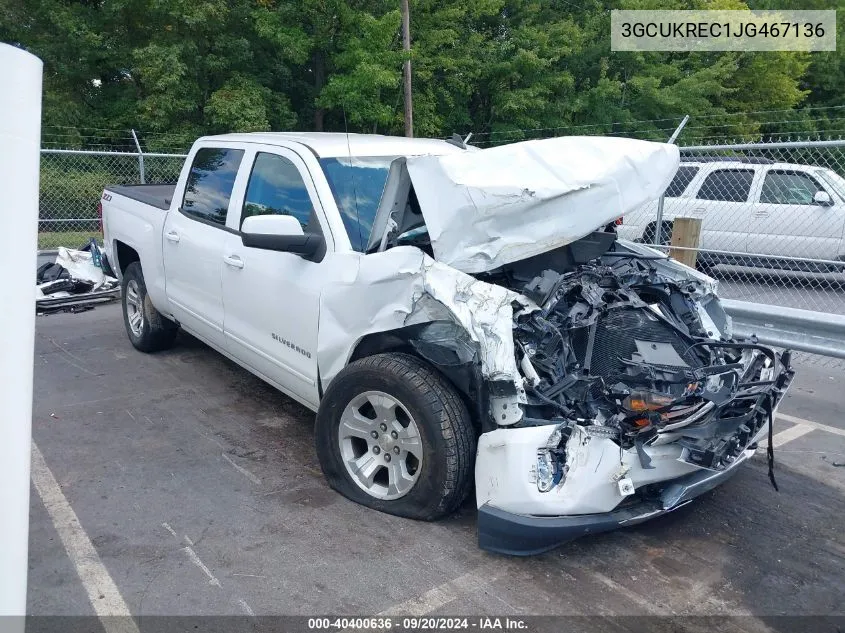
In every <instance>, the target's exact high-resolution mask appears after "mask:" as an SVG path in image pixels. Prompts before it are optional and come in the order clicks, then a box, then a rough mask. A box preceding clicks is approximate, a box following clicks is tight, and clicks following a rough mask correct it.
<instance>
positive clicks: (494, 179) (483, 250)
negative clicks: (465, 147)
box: [407, 136, 680, 273]
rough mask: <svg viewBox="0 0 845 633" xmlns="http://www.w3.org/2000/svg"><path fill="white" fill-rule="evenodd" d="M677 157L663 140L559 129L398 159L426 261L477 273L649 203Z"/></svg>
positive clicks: (662, 186) (566, 239)
mask: <svg viewBox="0 0 845 633" xmlns="http://www.w3.org/2000/svg"><path fill="white" fill-rule="evenodd" d="M679 161H680V155H679V153H678V148H677V147H676V146H675V145H670V144H666V143H653V142H650V141H640V140H635V139H630V138H612V137H600V136H564V137H559V138H552V139H543V140H535V141H524V142H521V143H512V144H510V145H502V146H500V147H492V148H489V149H484V150H481V151H478V152H459V153H454V154H447V155H444V156H412V157H409V158H408V161H407V165H408V173H409V174H410V176H411V181H412V182H413V184H414V191H415V192H416V194H417V199H418V200H419V203H420V209H421V210H422V214H423V217H424V218H425V223H426V227H427V228H428V234H429V236H430V237H431V245H432V248H433V249H434V257H435V259H436V260H437V261H439V262H442V263H444V264H447V265H449V266H452V267H453V268H457V269H458V270H461V271H463V272H466V273H478V272H483V271H487V270H493V269H494V268H497V267H499V266H502V265H503V264H507V263H510V262H515V261H518V260H521V259H524V258H526V257H531V256H533V255H538V254H540V253H544V252H546V251H549V250H552V249H554V248H558V247H560V246H564V245H566V244H570V243H572V242H574V241H575V240H577V239H580V238H582V237H584V236H585V235H588V234H589V233H592V232H593V231H595V230H596V229H598V228H600V227H603V226H605V225H607V224H608V223H610V222H613V221H614V220H615V219H616V218H618V217H620V216H623V215H625V214H626V213H628V212H629V211H631V210H633V209H636V208H638V207H639V206H641V205H642V204H644V203H647V202H650V201H652V200H656V199H657V198H659V197H660V194H662V193H663V191H664V190H665V189H666V187H667V186H668V185H669V183H670V182H671V180H672V177H673V176H674V175H675V172H676V171H677V170H678V164H679Z"/></svg>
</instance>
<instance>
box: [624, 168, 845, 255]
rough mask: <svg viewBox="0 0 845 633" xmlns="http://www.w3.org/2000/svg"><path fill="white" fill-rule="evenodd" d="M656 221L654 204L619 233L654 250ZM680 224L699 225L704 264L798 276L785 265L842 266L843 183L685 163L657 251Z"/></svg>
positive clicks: (812, 174) (787, 172) (810, 174)
mask: <svg viewBox="0 0 845 633" xmlns="http://www.w3.org/2000/svg"><path fill="white" fill-rule="evenodd" d="M656 216H657V202H656V201H655V202H652V203H649V204H648V205H646V206H644V207H642V208H641V209H639V210H637V211H635V212H633V213H630V214H629V215H627V216H626V217H625V223H624V225H622V226H619V227H618V232H619V234H620V236H621V237H624V238H627V239H632V240H638V241H640V240H641V241H643V242H646V243H653V242H654V237H655V232H656V229H655V227H656V222H655V220H656ZM679 216H692V217H701V218H703V221H702V226H701V230H702V232H701V248H702V250H703V251H704V252H702V253H701V257H700V259H702V260H703V263H705V264H707V263H739V264H746V265H755V264H757V265H759V264H760V263H761V262H762V263H763V264H764V265H766V266H778V267H785V268H795V267H799V268H800V267H801V266H800V264H801V262H796V261H795V260H794V259H787V258H799V259H822V260H831V261H845V243H843V230H845V179H843V178H842V177H841V176H840V175H839V174H837V173H835V172H833V171H831V170H830V169H826V168H824V167H816V166H813V165H796V164H788V163H776V162H773V161H771V160H768V159H764V158H737V159H725V158H722V157H698V158H690V159H688V160H685V161H683V162H682V163H681V166H680V167H679V169H678V172H677V174H676V175H675V178H674V180H673V181H672V182H671V184H670V185H669V187H668V188H667V189H666V197H665V201H664V209H663V224H662V228H661V232H660V242H661V243H663V244H668V243H669V239H670V237H671V233H672V221H673V220H674V218H676V217H679ZM755 255H756V256H757V257H754V256H755ZM760 256H763V257H760ZM836 268H838V266H837V267H836Z"/></svg>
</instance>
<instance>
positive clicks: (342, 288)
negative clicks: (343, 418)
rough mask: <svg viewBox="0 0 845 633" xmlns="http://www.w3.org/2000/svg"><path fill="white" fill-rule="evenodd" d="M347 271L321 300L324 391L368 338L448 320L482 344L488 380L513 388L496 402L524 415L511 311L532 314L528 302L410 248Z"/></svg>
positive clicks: (361, 260) (361, 261)
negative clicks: (503, 402)
mask: <svg viewBox="0 0 845 633" xmlns="http://www.w3.org/2000/svg"><path fill="white" fill-rule="evenodd" d="M349 264H350V267H349V272H348V273H347V278H346V279H345V280H344V281H343V283H341V284H336V285H333V286H331V287H327V288H325V289H324V290H323V292H322V294H321V296H320V326H319V332H320V334H319V337H318V341H319V343H318V349H317V357H318V362H319V366H320V371H321V376H322V379H323V384H324V385H327V384H328V383H329V382H331V380H332V379H333V378H334V376H336V375H337V373H338V372H339V371H340V370H341V369H343V367H344V366H345V365H346V364H347V362H348V359H349V358H350V357H351V356H352V353H353V350H354V348H355V345H356V344H357V343H358V341H360V340H361V339H362V338H363V337H364V336H366V335H368V334H372V333H377V332H387V331H391V330H397V329H400V328H403V327H406V326H410V325H417V324H421V323H429V322H433V321H443V320H447V321H451V322H454V323H458V324H459V325H460V326H461V327H462V328H463V329H464V330H466V333H467V335H468V337H469V339H470V340H471V341H472V342H474V343H475V344H476V346H477V352H478V357H479V361H480V366H481V373H482V375H483V376H484V378H485V379H487V380H488V381H491V383H494V384H496V383H499V384H501V383H505V384H507V385H510V388H509V389H504V390H503V391H504V392H507V393H501V394H496V395H498V396H500V397H507V398H510V399H513V406H512V407H511V410H512V411H514V410H516V411H518V409H517V408H516V406H515V405H516V403H517V402H518V401H519V397H520V396H519V395H517V394H519V393H520V391H521V390H522V376H521V374H520V372H519V370H518V369H517V364H516V353H515V349H514V341H513V334H512V328H513V314H514V312H513V307H512V306H513V305H514V304H515V305H517V306H519V307H520V309H530V306H531V304H530V302H529V301H527V300H526V299H525V298H523V297H521V296H520V295H518V294H517V293H515V292H513V291H511V290H508V289H507V288H504V287H502V286H498V285H495V284H489V283H485V282H483V281H480V280H478V279H475V278H474V277H471V276H469V275H467V274H464V273H462V272H460V271H458V270H455V269H453V268H450V267H448V266H446V265H444V264H441V263H439V262H436V261H434V260H433V259H432V258H431V257H429V256H428V255H426V254H425V253H423V252H422V251H420V250H419V249H417V248H413V247H409V246H400V247H396V248H392V249H389V250H387V251H384V252H381V253H373V254H370V255H368V256H367V257H350V261H349ZM353 333H354V334H353ZM517 420H518V418H517V419H514V422H516V421H517Z"/></svg>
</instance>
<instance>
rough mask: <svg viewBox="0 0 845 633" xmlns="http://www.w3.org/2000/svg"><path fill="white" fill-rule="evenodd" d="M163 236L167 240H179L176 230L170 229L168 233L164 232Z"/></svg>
mask: <svg viewBox="0 0 845 633" xmlns="http://www.w3.org/2000/svg"><path fill="white" fill-rule="evenodd" d="M164 237H166V238H167V240H168V241H169V242H178V241H179V234H178V233H177V232H176V231H170V232H168V233H165V234H164Z"/></svg>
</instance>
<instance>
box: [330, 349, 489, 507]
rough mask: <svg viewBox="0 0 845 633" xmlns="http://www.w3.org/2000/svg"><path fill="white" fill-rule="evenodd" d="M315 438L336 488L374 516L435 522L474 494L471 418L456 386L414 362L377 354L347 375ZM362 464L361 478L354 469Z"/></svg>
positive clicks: (333, 392) (336, 384)
mask: <svg viewBox="0 0 845 633" xmlns="http://www.w3.org/2000/svg"><path fill="white" fill-rule="evenodd" d="M391 401H392V402H393V403H395V404H391ZM355 412H357V417H352V416H353V414H354V413H355ZM382 425H384V426H382ZM353 427H354V428H353ZM374 431H375V432H376V433H378V434H379V437H378V438H377V439H375V438H373V437H372V433H373V432H374ZM391 431H397V433H396V434H395V435H394V434H392V433H391ZM415 431H416V440H414V435H415ZM315 436H316V444H317V456H318V458H319V460H320V466H321V467H322V469H323V473H324V474H325V476H326V479H327V480H328V482H329V485H330V486H331V487H332V488H334V489H335V490H337V491H338V492H339V493H340V494H342V495H343V496H344V497H346V498H347V499H350V500H352V501H355V502H356V503H360V504H361V505H364V506H367V507H369V508H373V509H375V510H379V511H381V512H386V513H388V514H393V515H396V516H401V517H407V518H411V519H418V520H422V521H433V520H435V519H439V518H440V517H443V516H446V515H448V514H450V513H452V512H453V511H454V510H455V509H456V508H457V507H458V506H459V505H460V504H461V503H462V502H463V500H464V499H465V498H466V497H467V494H468V493H469V491H470V487H471V484H472V473H473V463H474V460H475V448H476V437H475V431H474V429H473V425H472V421H471V419H470V416H469V413H468V411H467V409H466V407H465V406H464V403H463V401H462V400H461V398H460V396H459V395H458V393H457V392H456V391H455V389H454V388H453V387H452V385H451V384H449V383H448V382H447V381H446V379H445V378H444V377H443V376H441V375H440V374H439V373H437V372H436V371H435V370H434V369H433V368H432V367H430V366H429V365H427V364H425V363H424V362H422V361H421V360H419V359H418V358H416V357H414V356H410V355H408V354H398V353H390V354H378V355H376V356H370V357H367V358H364V359H361V360H359V361H356V362H354V363H352V364H350V365H348V366H347V367H346V368H345V369H343V370H342V371H341V372H340V373H339V374H338V375H337V377H336V378H335V379H334V380H333V381H332V382H331V384H330V385H329V388H328V390H327V391H326V393H325V395H324V397H323V400H322V402H321V403H320V408H319V410H318V412H317V422H316V433H315ZM415 453H419V455H417V454H415ZM388 456H390V460H388ZM356 462H357V463H358V464H359V468H358V469H357V474H355V473H353V470H354V469H353V467H352V466H347V464H353V463H356ZM405 475H408V477H406V476H405ZM409 478H410V479H413V481H412V482H411V481H409ZM368 481H371V483H368Z"/></svg>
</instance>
